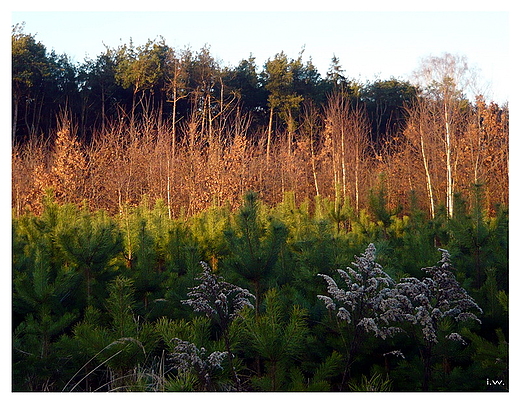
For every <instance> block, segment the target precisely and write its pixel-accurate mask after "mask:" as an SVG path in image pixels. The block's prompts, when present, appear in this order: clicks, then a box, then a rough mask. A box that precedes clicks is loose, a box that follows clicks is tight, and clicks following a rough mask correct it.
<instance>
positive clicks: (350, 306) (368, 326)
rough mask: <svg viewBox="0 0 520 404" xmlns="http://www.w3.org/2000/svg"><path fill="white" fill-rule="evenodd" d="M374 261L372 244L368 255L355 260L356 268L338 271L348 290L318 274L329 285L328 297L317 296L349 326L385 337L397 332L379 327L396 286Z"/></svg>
mask: <svg viewBox="0 0 520 404" xmlns="http://www.w3.org/2000/svg"><path fill="white" fill-rule="evenodd" d="M375 258H376V248H375V246H374V244H369V245H368V247H367V249H366V250H365V253H364V254H362V255H361V257H356V261H355V262H354V263H353V265H354V266H355V267H356V269H352V268H347V271H344V270H342V269H338V270H337V271H338V273H339V275H340V277H341V279H342V280H343V282H344V283H345V285H346V287H345V288H340V287H339V286H338V284H337V283H336V281H334V279H332V278H331V277H330V276H328V275H323V274H319V276H321V277H323V278H324V279H325V281H326V282H327V285H328V287H327V292H328V293H329V296H323V295H318V298H319V299H320V300H322V301H323V302H324V303H325V306H326V307H327V309H329V310H332V311H336V310H337V317H338V318H339V319H340V320H342V321H346V322H347V323H348V324H350V323H352V322H354V326H360V327H363V329H365V330H366V331H373V332H375V334H376V335H378V336H380V337H382V338H386V337H387V336H389V335H392V334H393V333H395V332H396V331H398V329H397V328H395V327H380V326H379V325H378V323H379V322H380V321H379V315H380V310H381V305H382V302H383V301H384V300H385V298H386V297H387V295H388V294H389V293H390V290H391V288H393V287H394V286H395V282H394V281H393V280H392V278H390V276H389V275H388V274H387V273H386V272H385V271H383V268H382V267H381V265H379V264H378V263H377V262H376V261H375Z"/></svg>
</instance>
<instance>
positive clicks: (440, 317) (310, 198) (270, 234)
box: [11, 24, 509, 392]
mask: <svg viewBox="0 0 520 404" xmlns="http://www.w3.org/2000/svg"><path fill="white" fill-rule="evenodd" d="M304 54H305V51H304V49H302V51H301V52H300V53H299V54H298V55H297V57H296V58H291V57H290V56H288V55H286V54H285V53H284V52H283V51H281V52H280V53H277V54H276V55H274V56H273V57H272V58H270V59H268V60H267V61H266V62H265V63H264V64H263V65H262V66H257V64H256V59H255V58H254V57H253V55H252V54H251V55H249V57H248V58H247V59H243V60H242V61H241V62H240V63H239V64H238V65H237V66H224V65H223V64H222V63H221V62H219V61H218V60H215V59H214V58H213V56H212V54H211V50H210V48H209V46H206V47H204V48H202V49H200V50H199V51H194V50H191V49H189V48H184V49H174V48H172V47H170V46H168V45H167V44H166V43H165V41H164V39H162V38H159V39H155V40H149V41H148V42H147V43H146V44H144V45H138V46H136V45H134V44H133V43H132V41H130V43H129V44H124V45H120V46H119V47H118V48H115V49H112V48H109V47H107V48H106V51H105V52H104V53H102V54H101V55H99V56H97V57H95V58H94V59H86V60H85V61H84V62H82V63H73V62H72V61H71V60H70V58H69V57H68V56H67V55H57V54H55V52H54V51H51V52H49V51H48V50H47V48H46V47H45V45H44V44H42V43H41V42H39V41H37V39H36V36H35V35H31V34H27V33H25V32H24V27H23V24H21V25H20V24H19V25H15V26H14V27H13V31H12V172H11V174H12V189H11V201H12V271H11V272H12V390H13V391H17V392H18V391H60V392H61V391H63V392H94V391H113V392H115V391H126V392H128V391H148V392H162V391H172V392H173V391H242V392H253V391H270V392H275V391H321V392H324V391H343V392H358V391H393V392H412V391H466V392H480V391H504V392H505V391H508V389H509V387H508V385H509V379H508V372H509V359H508V353H509V348H508V341H509V317H508V312H509V304H508V295H509V287H508V285H509V283H508V277H509V255H508V239H509V237H508V228H509V224H508V223H509V216H508V195H509V161H508V160H509V150H508V147H509V111H508V106H507V104H506V105H498V104H497V103H495V102H493V101H492V100H487V99H486V98H485V97H484V96H483V95H477V96H476V97H474V99H473V98H472V99H470V97H469V96H468V94H469V91H470V88H472V85H473V84H475V83H472V82H471V80H472V77H473V76H472V71H471V69H470V68H469V65H468V61H467V60H466V58H465V57H463V56H458V55H452V54H449V53H445V54H442V55H440V56H430V57H428V58H425V59H424V60H423V61H422V62H421V64H420V65H419V66H417V69H416V70H415V71H414V77H415V78H416V80H415V81H414V82H413V83H412V82H409V81H404V80H400V79H395V78H391V79H388V80H381V79H376V80H374V81H372V82H366V83H360V82H358V81H356V80H353V79H349V78H348V75H347V73H346V72H345V71H343V69H342V67H341V62H340V60H339V59H338V58H336V57H333V58H332V59H331V64H330V68H329V70H328V71H327V72H326V75H325V76H324V77H322V76H321V75H320V73H319V72H318V71H317V69H316V68H315V66H314V65H313V63H312V58H310V57H309V58H308V59H307V60H304ZM413 68H414V67H413V66H411V69H413Z"/></svg>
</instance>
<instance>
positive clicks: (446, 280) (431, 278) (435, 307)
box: [318, 244, 482, 390]
mask: <svg viewBox="0 0 520 404" xmlns="http://www.w3.org/2000/svg"><path fill="white" fill-rule="evenodd" d="M439 251H440V252H441V253H442V258H441V261H439V263H438V265H436V266H433V267H429V268H423V271H424V272H425V274H426V275H427V276H426V277H425V278H423V279H421V280H420V279H417V278H404V279H401V281H400V282H399V283H395V282H394V281H393V280H392V279H391V278H390V277H389V276H388V274H386V273H385V272H384V271H383V269H382V267H381V266H380V265H379V264H378V263H376V262H375V247H374V245H373V244H370V245H369V246H368V248H367V249H366V251H365V253H364V254H363V255H362V256H361V257H356V262H355V263H354V265H355V266H356V267H357V270H354V269H352V268H348V270H347V271H343V270H338V273H339V275H340V277H341V278H342V280H343V281H344V283H345V285H346V287H345V288H340V287H339V286H338V285H337V283H336V282H335V281H334V279H332V278H331V277H330V276H327V275H321V274H320V276H322V277H323V278H324V279H325V280H326V281H327V285H328V287H327V292H328V296H322V295H318V298H319V299H320V300H322V301H323V302H324V303H325V306H326V307H327V309H329V310H331V311H336V312H337V313H336V315H337V318H338V319H339V320H341V321H344V322H346V323H347V324H352V325H353V326H354V329H353V332H352V336H351V337H350V338H351V339H350V341H351V342H350V346H349V347H348V358H349V359H348V361H347V366H346V371H345V375H346V376H344V380H345V377H347V376H348V372H349V371H350V366H351V364H352V363H353V361H354V359H353V355H354V354H355V353H356V351H357V349H358V347H359V345H360V344H361V339H360V332H361V331H363V332H371V333H374V335H376V336H378V337H380V338H383V339H385V338H387V337H390V336H392V335H394V334H395V333H397V332H401V331H403V329H404V328H407V329H409V327H406V325H407V324H408V325H410V324H411V325H412V329H411V330H410V331H412V332H413V331H414V329H415V327H417V328H418V329H417V331H419V333H420V334H421V336H422V343H421V346H420V350H421V359H422V361H423V365H424V379H423V389H424V390H428V388H429V383H430V379H431V372H432V368H433V363H432V359H433V357H434V353H433V349H434V347H435V345H436V344H437V343H438V338H439V334H441V332H440V330H441V321H442V320H444V319H453V320H454V321H455V322H457V323H458V322H463V321H468V320H474V321H477V322H479V323H480V320H479V319H478V317H477V315H476V314H475V313H477V314H479V313H482V310H481V309H480V307H479V306H478V305H477V303H476V302H475V300H474V299H473V298H472V297H471V296H470V295H469V294H468V293H467V291H466V290H465V289H464V288H463V287H462V286H461V285H460V284H459V283H458V282H457V280H456V278H455V275H454V274H453V272H452V270H453V268H452V266H451V262H450V255H449V253H448V251H446V250H442V249H439ZM446 339H448V340H451V341H456V342H459V343H462V344H466V343H465V341H464V340H463V339H462V337H461V336H460V335H459V334H458V333H456V332H451V333H449V334H447V335H446ZM392 353H393V354H399V355H398V356H401V355H402V354H401V353H400V352H399V351H394V352H392Z"/></svg>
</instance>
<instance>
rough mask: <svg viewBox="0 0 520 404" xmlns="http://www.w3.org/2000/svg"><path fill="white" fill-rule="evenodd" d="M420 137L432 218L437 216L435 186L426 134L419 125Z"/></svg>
mask: <svg viewBox="0 0 520 404" xmlns="http://www.w3.org/2000/svg"><path fill="white" fill-rule="evenodd" d="M419 137H420V141H421V156H422V161H423V165H424V172H425V173H426V188H427V190H428V199H429V201H430V214H431V216H432V219H434V218H435V204H434V201H433V188H432V179H431V176H430V169H429V166H428V159H427V158H426V152H425V149H424V134H423V131H422V127H419Z"/></svg>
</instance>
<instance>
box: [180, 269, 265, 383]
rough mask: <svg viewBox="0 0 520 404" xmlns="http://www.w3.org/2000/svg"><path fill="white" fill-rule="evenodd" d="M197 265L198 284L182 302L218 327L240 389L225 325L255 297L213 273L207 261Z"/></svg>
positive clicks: (250, 305) (227, 325) (251, 305)
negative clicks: (199, 271) (199, 274)
mask: <svg viewBox="0 0 520 404" xmlns="http://www.w3.org/2000/svg"><path fill="white" fill-rule="evenodd" d="M200 264H201V265H202V274H201V276H200V277H199V278H197V279H198V280H200V281H201V282H200V285H199V286H196V287H194V288H191V291H190V292H189V293H188V297H190V299H187V300H183V301H182V303H184V304H187V305H189V306H191V308H192V309H193V310H194V311H196V312H200V313H204V314H205V315H206V316H207V317H209V318H211V319H213V320H215V321H216V322H217V324H218V325H219V326H220V328H221V330H222V336H223V338H224V343H225V345H226V350H227V354H228V357H229V361H230V364H231V370H232V373H233V378H234V379H235V387H236V389H237V390H241V389H242V387H241V384H242V383H241V381H240V378H239V377H238V374H237V371H236V369H235V365H234V363H233V358H234V355H233V354H232V352H231V341H230V336H229V331H228V327H229V325H230V324H231V322H232V321H233V320H234V319H235V318H236V317H237V316H238V315H239V312H240V311H241V310H242V309H243V308H244V307H246V306H247V307H251V308H254V307H253V304H252V303H251V300H256V297H255V296H254V295H253V294H252V293H250V292H249V291H248V290H247V289H243V288H241V287H239V286H236V285H233V284H231V283H228V282H225V281H224V280H223V279H222V277H219V276H217V275H216V274H214V273H212V271H211V268H210V266H209V265H208V264H207V263H205V262H203V261H202V262H201V263H200Z"/></svg>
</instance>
